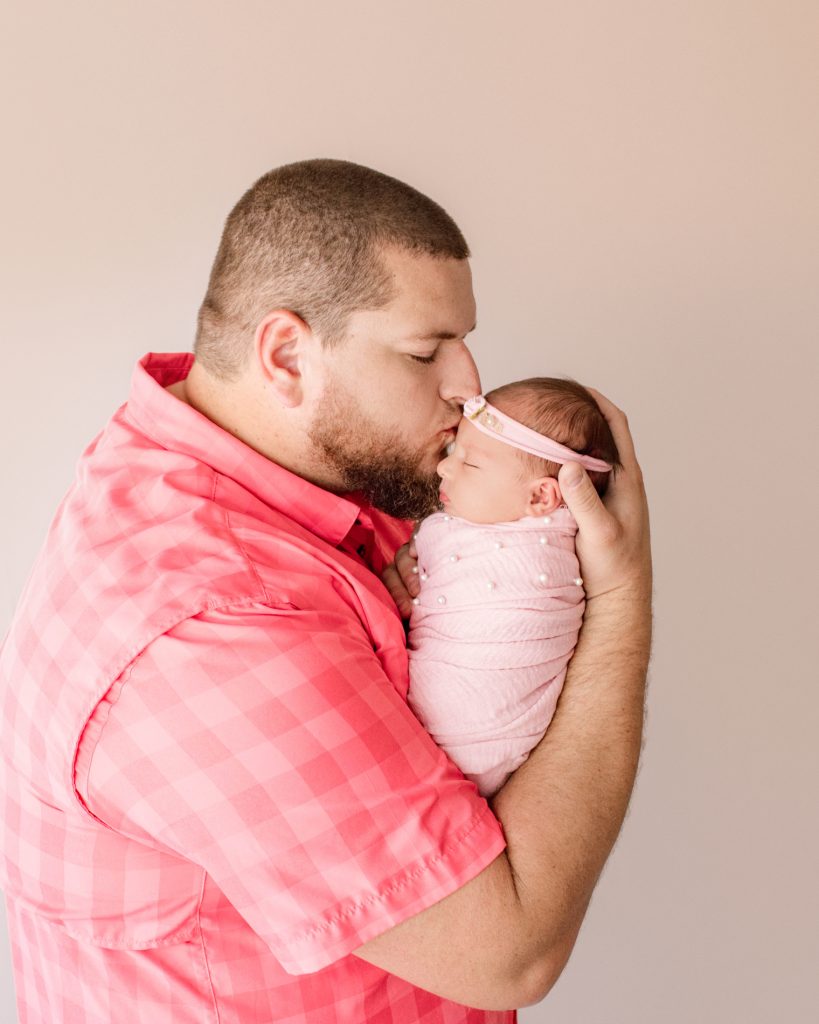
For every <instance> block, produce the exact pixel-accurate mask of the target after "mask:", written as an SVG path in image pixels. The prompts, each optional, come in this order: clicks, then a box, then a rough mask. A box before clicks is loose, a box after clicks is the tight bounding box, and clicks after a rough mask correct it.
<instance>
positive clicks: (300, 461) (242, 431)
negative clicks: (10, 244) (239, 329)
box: [165, 362, 339, 493]
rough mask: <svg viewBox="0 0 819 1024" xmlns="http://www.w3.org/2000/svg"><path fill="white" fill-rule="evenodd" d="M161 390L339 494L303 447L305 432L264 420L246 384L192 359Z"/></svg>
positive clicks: (293, 469) (250, 444)
mask: <svg viewBox="0 0 819 1024" xmlns="http://www.w3.org/2000/svg"><path fill="white" fill-rule="evenodd" d="M165 390H166V391H168V392H169V393H170V394H172V395H173V396H174V398H177V399H179V401H180V402H185V403H186V404H187V405H189V406H191V408H193V409H196V411H197V412H198V413H200V414H201V415H202V416H206V417H207V418H208V419H209V420H210V421H211V422H212V423H215V424H216V425H217V426H218V427H221V428H222V430H224V431H226V432H227V433H229V434H232V435H233V436H234V437H236V438H238V439H239V440H240V441H241V442H242V443H243V444H246V445H247V446H248V447H249V448H252V449H253V450H254V451H257V452H259V454H260V455H264V457H265V458H267V459H270V461H271V462H275V463H277V464H278V465H279V466H282V467H283V468H284V469H287V470H289V471H290V472H291V473H295V474H296V475H297V476H300V477H302V478H303V479H304V480H309V481H310V483H314V484H316V485H317V486H318V487H322V488H324V489H325V490H327V491H332V492H334V493H339V491H338V488H337V486H335V481H333V480H331V479H328V477H327V471H326V469H325V468H324V467H322V466H321V465H319V464H316V460H315V457H311V453H310V452H309V451H306V450H305V444H304V437H305V436H306V432H305V431H304V430H303V429H298V430H296V431H295V432H294V431H293V430H292V429H288V426H289V425H288V424H287V423H285V422H283V421H281V422H278V421H275V422H274V417H272V416H270V415H268V417H267V419H265V418H264V416H263V415H261V414H259V413H258V411H257V407H258V405H259V403H258V399H257V397H256V396H255V395H253V394H251V393H250V390H249V388H248V386H247V385H243V384H235V383H233V382H224V381H219V380H216V379H215V378H213V377H212V376H211V375H210V374H208V373H207V371H205V370H204V369H203V368H202V367H201V366H200V365H199V364H198V363H196V362H194V364H193V366H192V367H191V369H190V373H189V374H188V376H187V377H186V378H185V379H184V380H179V381H176V382H175V383H174V384H169V385H168V386H167V387H166V389H165ZM267 412H268V413H270V412H272V410H267ZM294 434H295V437H294Z"/></svg>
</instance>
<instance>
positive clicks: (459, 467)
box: [438, 377, 619, 523]
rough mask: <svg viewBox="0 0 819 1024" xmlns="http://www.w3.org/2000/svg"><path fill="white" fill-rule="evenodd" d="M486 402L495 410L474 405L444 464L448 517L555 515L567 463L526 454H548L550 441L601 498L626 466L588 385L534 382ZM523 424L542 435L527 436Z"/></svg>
mask: <svg viewBox="0 0 819 1024" xmlns="http://www.w3.org/2000/svg"><path fill="white" fill-rule="evenodd" d="M485 402H486V403H489V406H491V408H488V409H487V408H484V404H485V403H484V401H483V400H481V401H477V400H474V399H473V400H472V401H471V402H468V403H467V405H466V408H465V409H464V418H463V419H462V420H461V422H460V425H459V426H458V434H457V437H456V438H455V442H454V444H453V446H452V449H451V451H450V454H449V455H447V457H446V458H445V459H443V460H442V461H441V462H440V463H439V465H438V475H439V476H440V477H441V493H440V496H441V503H442V505H443V506H444V508H445V510H446V511H447V512H449V513H450V514H451V515H453V516H458V517H459V518H461V519H467V520H469V521H470V522H473V523H508V522H514V521H516V520H518V519H523V518H524V517H525V516H545V515H548V514H549V513H550V512H552V511H553V510H554V509H555V508H557V507H558V506H559V505H561V504H562V503H563V496H562V495H561V493H560V487H559V485H558V482H557V475H558V472H559V470H560V463H559V462H555V461H552V459H550V458H546V457H543V456H542V455H538V454H533V453H532V452H530V451H526V450H525V449H526V448H534V449H537V450H542V449H544V448H545V449H548V448H549V444H548V442H549V441H552V442H557V447H553V448H552V450H551V452H550V454H552V455H554V456H555V457H556V458H557V457H559V458H561V461H564V462H565V461H569V460H570V458H571V456H572V455H573V454H575V453H576V454H577V456H578V461H581V462H584V464H585V465H586V469H587V472H588V474H589V477H590V478H591V480H592V482H593V483H594V486H595V487H596V488H597V491H598V493H599V494H603V493H604V492H605V490H606V486H607V484H608V480H609V477H610V475H611V474H610V473H609V472H607V471H605V470H604V469H603V468H602V467H603V464H604V463H608V464H609V465H610V466H617V465H619V461H618V458H619V457H618V453H617V446H616V445H615V443H614V438H613V437H612V434H611V430H610V429H609V425H608V423H607V422H606V419H605V417H604V416H603V414H602V413H601V412H600V409H599V408H598V405H597V403H596V402H595V400H594V398H593V397H592V395H591V394H590V393H589V392H588V391H587V390H586V389H585V388H584V387H583V386H582V385H580V384H577V383H576V382H575V381H572V380H558V379H557V378H554V377H532V378H530V379H529V380H521V381H516V382H515V383H513V384H504V385H503V386H502V387H499V388H495V390H494V391H490V392H489V394H487V395H486V396H485ZM496 411H497V412H500V413H502V414H503V415H504V417H509V419H510V420H514V421H515V422H514V423H510V422H509V420H505V419H502V418H501V417H498V416H497V415H496V414H495V413H496ZM521 425H522V426H523V427H524V428H529V430H530V431H535V432H536V434H537V435H539V436H534V435H531V434H529V435H528V436H527V432H526V431H525V430H523V431H521V430H520V426H521ZM501 438H503V440H501ZM521 445H523V448H521V447H520V446H521ZM559 446H563V449H564V450H563V451H561V450H560V447H559ZM568 449H571V451H568ZM583 457H585V458H583ZM596 463H597V464H596Z"/></svg>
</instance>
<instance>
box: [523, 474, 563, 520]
mask: <svg viewBox="0 0 819 1024" xmlns="http://www.w3.org/2000/svg"><path fill="white" fill-rule="evenodd" d="M562 504H563V495H562V494H561V493H560V485H559V484H558V482H557V480H555V478H554V477H553V476H543V477H540V478H538V479H537V480H533V481H532V484H531V486H530V488H529V500H528V502H527V504H526V515H527V516H548V515H549V513H550V512H554V510H555V509H556V508H557V507H558V506H559V505H562Z"/></svg>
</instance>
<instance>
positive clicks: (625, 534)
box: [558, 388, 651, 600]
mask: <svg viewBox="0 0 819 1024" xmlns="http://www.w3.org/2000/svg"><path fill="white" fill-rule="evenodd" d="M588 390H589V391H591V393H592V394H593V395H594V398H595V401H596V402H597V404H598V405H599V407H600V411H601V412H602V413H603V415H604V416H605V417H606V420H607V421H608V424H609V426H610V427H611V432H612V434H613V435H614V440H615V443H616V444H617V450H618V451H619V453H620V461H621V463H622V468H620V469H617V470H614V472H613V474H612V477H613V478H612V480H611V482H610V483H609V486H608V490H607V491H606V496H605V498H604V499H603V500H601V498H600V496H599V495H598V493H597V491H596V490H595V489H594V485H593V484H592V482H591V480H589V477H588V475H587V474H586V471H585V470H584V469H583V468H582V466H580V465H579V464H578V463H576V462H572V463H566V465H564V466H561V468H560V475H559V477H558V482H559V483H560V490H561V493H562V494H563V500H564V501H565V502H566V504H567V505H568V506H569V509H570V510H571V512H572V514H573V515H574V517H575V519H576V520H577V525H578V532H577V557H578V559H579V560H580V568H581V573H582V575H583V585H584V587H585V590H586V598H587V600H594V598H595V597H599V596H600V595H602V594H606V593H609V592H610V591H614V590H621V589H622V590H624V591H625V590H631V591H632V592H634V593H636V594H640V595H645V594H646V593H649V594H650V592H651V551H650V543H649V525H648V504H647V502H646V494H645V489H644V488H643V475H642V472H641V471H640V467H639V465H638V463H637V457H636V455H635V454H634V442H633V441H632V438H631V433H630V432H629V429H628V421H627V419H626V415H625V413H624V412H623V411H622V410H621V409H618V408H617V406H616V405H614V404H613V403H612V402H610V401H609V400H608V399H607V398H605V397H604V396H603V395H601V394H600V392H599V391H595V390H594V388H589V389H588Z"/></svg>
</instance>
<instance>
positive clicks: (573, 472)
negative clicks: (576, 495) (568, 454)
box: [561, 462, 583, 487]
mask: <svg viewBox="0 0 819 1024" xmlns="http://www.w3.org/2000/svg"><path fill="white" fill-rule="evenodd" d="M582 479H583V470H582V469H581V468H580V466H579V464H578V463H577V462H567V463H566V468H565V469H564V470H563V480H562V481H561V482H562V483H566V484H568V485H569V487H576V486H577V485H578V484H579V483H580V481H581V480H582Z"/></svg>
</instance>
